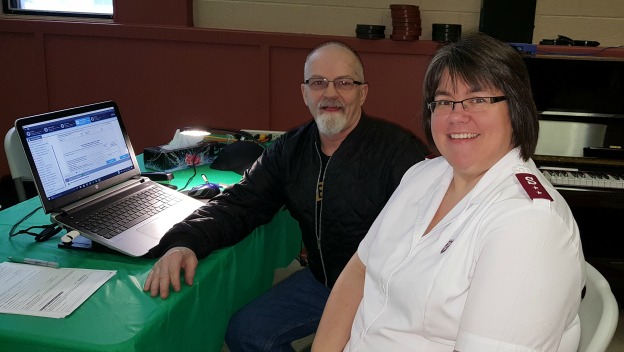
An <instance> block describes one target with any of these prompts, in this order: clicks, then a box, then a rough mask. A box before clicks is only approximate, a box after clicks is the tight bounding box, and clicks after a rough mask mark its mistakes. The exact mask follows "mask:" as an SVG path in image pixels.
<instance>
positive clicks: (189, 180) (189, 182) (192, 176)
mask: <svg viewBox="0 0 624 352" xmlns="http://www.w3.org/2000/svg"><path fill="white" fill-rule="evenodd" d="M195 175H197V166H196V165H195V158H193V174H192V175H191V177H189V179H188V180H187V181H186V184H185V185H184V187H182V188H180V189H178V191H183V190H185V189H186V187H188V185H189V184H191V181H192V180H193V178H195Z"/></svg>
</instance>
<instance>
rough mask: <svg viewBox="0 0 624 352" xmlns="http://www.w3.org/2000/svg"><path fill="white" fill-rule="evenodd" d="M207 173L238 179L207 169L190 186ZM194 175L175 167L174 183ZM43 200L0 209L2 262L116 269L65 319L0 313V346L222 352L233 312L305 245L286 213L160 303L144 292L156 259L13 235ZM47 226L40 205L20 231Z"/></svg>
mask: <svg viewBox="0 0 624 352" xmlns="http://www.w3.org/2000/svg"><path fill="white" fill-rule="evenodd" d="M139 161H140V162H141V161H142V160H141V159H140V158H139ZM201 173H204V174H206V175H207V177H208V179H209V180H210V182H215V183H228V184H229V183H233V182H237V181H238V180H240V175H238V174H236V173H233V172H226V171H218V170H212V169H210V168H209V167H208V166H201V167H198V169H197V175H196V176H195V177H194V179H193V182H192V183H191V185H193V184H199V183H203V182H204V181H203V179H202V178H201V176H200V174H201ZM192 174H193V171H192V169H186V170H181V171H177V172H175V173H174V175H175V178H174V180H173V183H174V184H176V185H177V186H179V187H181V186H183V185H184V184H185V183H186V180H187V178H188V177H189V176H191V175H192ZM39 205H41V203H40V201H39V199H38V198H37V197H35V198H31V199H29V200H26V201H24V202H22V203H19V204H17V205H14V206H12V207H10V208H7V209H4V210H2V211H0V261H5V260H6V257H7V256H10V255H13V256H16V255H19V256H25V257H33V258H38V259H44V260H51V261H56V262H59V263H60V265H61V266H62V267H77V268H88V269H104V270H117V274H116V275H115V276H114V277H112V278H111V279H110V280H109V281H107V282H106V283H105V284H104V285H103V286H102V287H100V289H99V290H98V291H96V292H95V293H94V294H93V295H92V296H91V297H90V298H89V299H87V301H86V302H84V303H83V304H82V305H81V306H80V307H78V309H76V311H74V312H73V313H72V314H70V315H69V316H68V317H66V318H62V319H53V318H42V317H32V316H23V315H12V314H0V351H24V352H26V351H28V352H36V351H47V352H53V351H63V352H68V351H150V352H155V351H163V352H165V351H166V352H169V351H176V350H178V351H209V352H211V351H221V347H222V345H223V338H224V335H225V330H226V328H227V322H228V320H229V318H230V316H231V315H232V314H233V313H234V312H236V310H238V309H239V308H240V307H242V306H243V305H245V304H246V303H248V302H249V301H250V300H252V299H253V298H254V297H256V296H258V295H259V294H261V293H262V292H264V291H266V290H267V289H268V288H269V287H270V286H271V285H272V281H273V275H274V270H275V269H276V268H279V267H285V266H287V265H288V264H289V263H290V262H291V261H292V260H293V259H294V258H295V256H296V255H297V253H298V252H299V249H300V241H301V232H300V230H299V227H298V225H297V223H296V222H295V221H294V220H293V219H292V217H291V216H290V214H289V212H288V211H286V210H282V211H280V212H279V213H278V214H277V215H276V216H275V218H274V219H273V220H272V221H271V222H270V223H268V224H266V225H263V226H261V227H259V228H258V229H256V230H255V231H254V232H253V233H252V234H251V235H250V236H248V237H247V238H246V239H245V240H243V241H242V242H240V243H238V244H237V245H235V246H233V247H229V248H224V249H221V250H218V251H215V252H214V253H212V254H211V255H209V256H208V257H207V258H204V259H202V260H200V263H199V267H198V269H197V273H196V277H195V282H194V284H193V286H191V287H189V286H186V284H183V287H182V290H181V291H180V292H174V293H172V294H171V295H170V296H169V298H167V299H165V300H162V299H160V298H158V297H157V298H152V297H150V296H149V294H148V293H145V292H143V290H142V287H143V283H144V282H145V278H146V277H147V274H148V272H149V270H150V269H151V267H152V265H153V264H154V262H155V260H153V259H144V258H134V257H129V256H125V255H122V254H117V253H106V252H99V253H97V252H88V251H81V250H73V249H72V250H70V249H60V248H57V244H58V242H59V241H60V238H61V236H62V235H63V234H64V233H65V231H62V232H61V233H59V234H57V235H56V236H55V237H53V238H52V239H51V240H49V241H47V242H42V243H39V242H35V241H34V237H33V236H29V235H26V234H21V235H17V236H15V237H13V238H11V239H9V236H8V233H9V231H10V229H11V227H12V226H13V224H15V223H16V222H17V221H18V220H19V219H21V218H22V217H23V216H24V215H25V214H27V213H28V212H30V211H31V210H33V209H35V208H36V207H38V206H39ZM46 223H49V216H48V215H45V214H43V211H42V210H39V211H37V212H36V213H35V214H34V215H33V216H32V217H30V218H29V219H28V220H26V221H25V222H23V223H22V224H21V225H20V227H19V228H18V229H22V228H26V227H29V226H33V225H43V224H46Z"/></svg>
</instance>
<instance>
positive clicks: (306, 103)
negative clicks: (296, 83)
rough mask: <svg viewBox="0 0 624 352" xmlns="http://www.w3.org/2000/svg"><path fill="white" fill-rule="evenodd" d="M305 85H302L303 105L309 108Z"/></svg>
mask: <svg viewBox="0 0 624 352" xmlns="http://www.w3.org/2000/svg"><path fill="white" fill-rule="evenodd" d="M305 89H306V87H305V83H301V97H302V98H303V103H304V104H305V105H306V106H308V102H307V101H306V94H305Z"/></svg>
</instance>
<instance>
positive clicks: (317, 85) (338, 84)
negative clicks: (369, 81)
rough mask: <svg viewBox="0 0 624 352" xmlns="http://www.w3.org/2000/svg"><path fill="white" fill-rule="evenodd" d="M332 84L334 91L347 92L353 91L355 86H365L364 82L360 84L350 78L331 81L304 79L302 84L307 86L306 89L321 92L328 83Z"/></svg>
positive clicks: (325, 79)
mask: <svg viewBox="0 0 624 352" xmlns="http://www.w3.org/2000/svg"><path fill="white" fill-rule="evenodd" d="M330 82H331V83H333V84H334V88H335V89H336V90H343V91H348V90H351V89H353V87H355V86H360V85H362V84H366V82H360V81H356V80H353V79H351V78H336V79H335V80H333V81H329V80H327V78H309V79H306V80H305V81H304V82H303V83H304V84H307V85H308V87H310V89H312V90H323V89H327V87H328V86H329V83H330Z"/></svg>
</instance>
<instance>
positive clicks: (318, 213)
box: [314, 143, 331, 286]
mask: <svg viewBox="0 0 624 352" xmlns="http://www.w3.org/2000/svg"><path fill="white" fill-rule="evenodd" d="M315 146H316V154H317V156H318V157H319V162H320V164H321V168H320V169H319V175H318V179H317V180H316V184H317V187H318V184H319V183H320V182H321V181H323V183H324V182H325V174H326V173H327V168H328V167H329V162H330V161H331V156H330V157H329V159H328V160H327V165H325V170H323V158H322V157H321V154H320V151H319V146H318V144H316V143H315ZM317 192H318V190H317ZM323 192H325V186H324V185H323ZM320 203H321V204H320V209H319V202H316V203H315V205H314V217H315V220H316V221H315V222H314V226H315V231H314V235H315V236H316V248H317V249H318V251H319V257H320V259H321V267H322V268H323V277H324V278H325V286H327V270H326V269H325V261H324V260H323V251H322V250H321V221H322V220H323V219H322V214H323V198H321V202H320Z"/></svg>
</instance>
